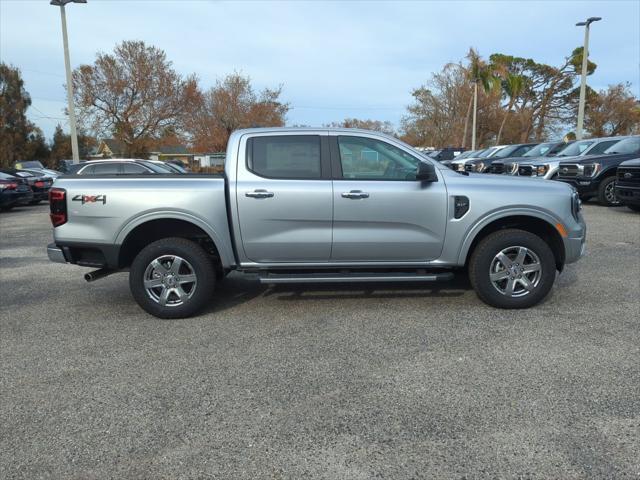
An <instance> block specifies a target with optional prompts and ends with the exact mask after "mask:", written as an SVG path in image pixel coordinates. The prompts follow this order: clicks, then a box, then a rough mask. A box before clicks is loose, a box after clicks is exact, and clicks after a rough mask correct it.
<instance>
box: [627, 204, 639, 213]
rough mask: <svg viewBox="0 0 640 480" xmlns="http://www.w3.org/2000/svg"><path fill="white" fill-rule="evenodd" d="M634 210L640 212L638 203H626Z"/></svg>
mask: <svg viewBox="0 0 640 480" xmlns="http://www.w3.org/2000/svg"><path fill="white" fill-rule="evenodd" d="M627 207H629V208H630V209H631V210H633V211H634V212H640V205H627Z"/></svg>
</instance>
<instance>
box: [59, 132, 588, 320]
mask: <svg viewBox="0 0 640 480" xmlns="http://www.w3.org/2000/svg"><path fill="white" fill-rule="evenodd" d="M408 205H409V206H410V208H407V206H408ZM51 219H52V223H53V226H54V231H53V236H54V242H55V243H54V244H51V245H49V246H48V249H47V250H48V255H49V258H50V259H51V260H52V261H55V262H69V263H75V264H78V265H84V266H94V267H100V270H97V271H95V272H92V273H89V274H87V277H86V278H87V279H88V280H90V281H91V280H94V279H97V278H100V277H103V276H105V275H108V274H110V273H112V272H114V271H119V270H122V269H130V273H129V285H130V288H131V291H132V294H133V297H134V298H135V299H136V301H137V302H138V303H139V305H140V306H141V307H142V308H143V309H144V310H146V311H147V312H149V313H151V314H152V315H155V316H157V317H160V318H179V317H185V316H190V315H193V314H195V313H196V312H198V311H199V310H200V309H202V308H203V307H204V306H205V305H206V304H207V302H208V299H209V297H210V295H211V294H212V292H213V291H214V285H215V282H216V278H220V277H222V276H224V274H225V273H227V272H229V271H231V270H235V271H238V272H244V273H253V274H256V273H257V274H258V276H259V279H260V281H261V282H263V283H267V284H277V283H296V282H298V283H318V282H320V283H329V282H332V283H335V282H358V283H362V282H376V281H383V282H389V281H392V282H397V281H414V282H415V281H417V282H426V281H437V280H448V279H451V278H453V272H454V271H457V270H459V271H463V270H464V269H465V268H467V269H468V270H467V271H468V274H469V277H470V280H471V285H472V286H473V287H474V289H475V291H476V292H477V294H478V296H479V297H480V298H481V299H482V300H483V301H485V302H486V303H488V304H489V305H493V306H495V307H500V308H527V307H530V306H532V305H535V304H537V303H538V302H540V301H541V300H542V299H543V298H544V297H545V296H546V295H547V294H548V292H549V291H550V289H551V288H552V285H553V283H554V281H555V278H556V271H557V270H560V271H561V270H562V269H563V266H564V265H565V264H567V263H571V262H575V261H577V260H578V259H579V258H580V257H581V255H582V254H583V252H584V243H585V223H584V220H583V218H582V214H581V212H580V202H579V199H578V196H577V194H576V193H575V192H574V190H573V189H572V188H570V187H569V186H568V185H564V184H563V183H561V182H533V181H531V180H529V179H522V178H514V177H507V176H501V175H468V174H465V173H458V172H454V171H452V170H450V169H448V168H446V167H444V166H442V165H440V163H439V162H437V161H435V160H433V159H430V158H427V157H424V156H422V155H420V154H418V153H417V152H416V151H415V150H414V149H413V148H412V147H410V146H409V145H407V144H405V143H403V142H401V141H400V140H398V139H397V138H394V137H392V136H388V135H384V134H382V133H378V132H369V131H364V130H350V129H326V128H322V129H317V130H314V129H296V128H264V129H249V130H241V131H236V132H234V133H232V135H231V137H230V138H229V143H228V148H227V155H226V159H225V173H224V175H219V176H214V175H207V176H199V177H196V176H187V175H184V176H182V175H176V176H173V177H172V178H171V181H165V180H164V179H160V178H159V177H157V176H154V175H149V176H144V175H141V176H138V177H135V178H131V179H127V180H126V181H124V180H114V179H113V178H94V179H90V180H89V179H87V178H84V177H82V176H80V175H78V176H69V177H62V178H60V179H58V180H57V182H56V188H54V189H53V190H52V193H51Z"/></svg>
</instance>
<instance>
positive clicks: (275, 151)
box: [247, 135, 322, 179]
mask: <svg viewBox="0 0 640 480" xmlns="http://www.w3.org/2000/svg"><path fill="white" fill-rule="evenodd" d="M247 168H248V169H249V170H250V171H252V172H253V173H255V174H256V175H259V176H261V177H266V178H278V179H319V178H322V170H321V159H320V136H319V135H282V136H270V137H254V138H251V139H249V142H248V144H247Z"/></svg>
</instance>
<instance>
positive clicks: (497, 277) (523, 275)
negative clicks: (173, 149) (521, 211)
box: [469, 229, 556, 308]
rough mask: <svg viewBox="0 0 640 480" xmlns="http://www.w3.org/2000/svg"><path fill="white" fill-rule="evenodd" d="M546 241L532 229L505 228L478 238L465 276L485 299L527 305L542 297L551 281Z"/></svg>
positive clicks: (553, 273)
mask: <svg viewBox="0 0 640 480" xmlns="http://www.w3.org/2000/svg"><path fill="white" fill-rule="evenodd" d="M555 276H556V264H555V258H554V256H553V252H552V251H551V248H550V247H549V245H548V244H547V243H546V242H545V241H544V240H542V239H541V238H540V237H538V236H537V235H534V234H533V233H530V232H527V231H524V230H518V229H507V230H500V231H497V232H494V233H492V234H490V235H488V236H487V237H485V238H484V239H482V240H481V241H480V243H479V244H478V245H477V247H476V249H475V250H474V251H473V254H472V255H471V259H470V261H469V280H470V281H471V285H472V286H473V289H474V290H475V291H476V294H477V295H478V297H480V299H481V300H482V301H484V302H485V303H487V304H489V305H491V306H493V307H498V308H528V307H532V306H533V305H536V304H537V303H538V302H540V301H541V300H542V299H544V298H545V297H546V296H547V294H548V293H549V291H550V290H551V287H552V286H553V282H554V281H555Z"/></svg>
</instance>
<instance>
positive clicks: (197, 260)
mask: <svg viewBox="0 0 640 480" xmlns="http://www.w3.org/2000/svg"><path fill="white" fill-rule="evenodd" d="M162 257H165V258H166V259H167V263H165V264H164V266H163V271H166V272H167V277H165V276H164V275H161V274H160V273H159V270H156V268H154V267H152V266H151V263H152V262H153V261H154V260H156V259H158V258H162ZM172 257H179V258H180V259H181V260H182V262H179V263H181V264H182V269H183V270H182V272H183V273H182V274H180V273H178V272H175V274H174V272H171V271H170V269H168V268H166V266H167V265H170V263H169V261H170V259H171V258H172ZM171 268H173V265H171ZM185 268H186V270H187V272H191V271H193V275H195V277H194V278H195V282H193V283H189V282H187V284H186V285H187V286H186V287H184V288H183V287H182V285H179V287H178V285H175V283H176V282H177V281H180V279H181V278H187V276H186V275H185V274H184V269H185ZM148 269H151V271H152V272H153V274H154V275H159V276H158V277H153V279H152V280H154V281H161V282H163V284H162V285H158V286H157V287H153V288H152V289H151V290H147V288H145V284H144V282H145V276H146V275H149V270H148ZM179 275H183V276H182V277H180V276H179ZM169 276H171V277H172V278H168V277H169ZM189 277H191V275H189ZM176 279H177V280H176ZM165 281H166V282H173V284H172V285H173V287H174V288H167V287H166V286H165V285H164V282H165ZM167 284H168V283H167ZM215 284H216V270H215V267H214V263H213V260H212V259H211V257H210V256H209V255H208V254H207V252H205V250H204V249H203V248H202V247H200V245H198V244H197V243H195V242H192V241H190V240H186V239H184V238H175V237H171V238H163V239H161V240H158V241H156V242H153V243H151V244H149V245H147V246H146V247H145V248H143V249H142V250H141V251H140V253H138V255H137V256H136V258H135V259H134V260H133V263H132V264H131V270H130V272H129V288H130V290H131V294H132V295H133V298H134V299H135V300H136V302H137V303H138V305H140V306H141V307H142V308H143V309H144V310H145V311H146V312H148V313H150V314H151V315H153V316H155V317H158V318H185V317H190V316H193V315H195V314H196V313H198V312H199V311H200V310H202V309H203V308H204V307H205V306H206V305H207V303H208V302H209V300H210V298H211V294H212V293H213V289H214V287H215ZM178 288H179V289H180V291H181V292H182V293H183V294H185V292H187V293H186V294H190V296H189V297H188V298H186V296H185V298H184V300H182V299H181V298H179V295H178V290H177V289H178ZM190 288H193V289H194V290H193V292H191V291H190ZM165 290H169V291H171V292H170V293H169V296H168V297H165V301H166V302H167V304H165V305H161V303H160V302H161V301H162V300H161V299H160V298H159V299H154V298H153V297H152V295H154V296H155V295H156V294H157V296H158V297H162V295H161V293H164V292H165ZM171 302H174V304H170V303H171Z"/></svg>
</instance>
